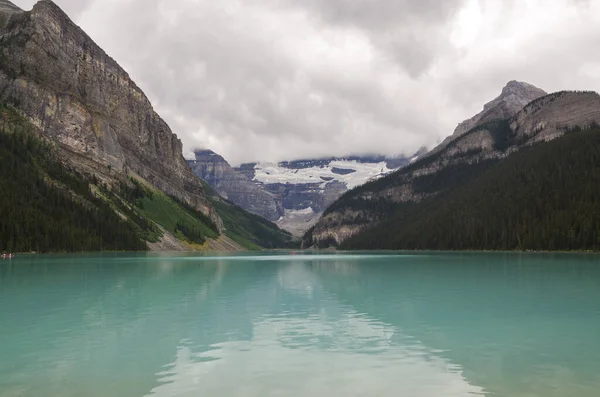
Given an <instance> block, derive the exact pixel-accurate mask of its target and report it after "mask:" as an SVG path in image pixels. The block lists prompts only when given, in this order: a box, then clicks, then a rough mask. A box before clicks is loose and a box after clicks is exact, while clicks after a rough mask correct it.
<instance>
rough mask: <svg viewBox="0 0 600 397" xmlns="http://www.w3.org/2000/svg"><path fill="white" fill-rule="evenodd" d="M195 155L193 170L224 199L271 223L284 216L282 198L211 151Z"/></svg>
mask: <svg viewBox="0 0 600 397" xmlns="http://www.w3.org/2000/svg"><path fill="white" fill-rule="evenodd" d="M194 155H195V159H194V160H188V163H189V165H190V166H191V168H192V170H193V171H194V173H195V174H196V175H197V176H198V177H200V178H202V179H204V180H205V181H206V182H207V183H208V184H209V185H210V186H212V187H213V188H214V189H215V190H216V191H217V192H218V193H219V194H220V195H221V196H223V197H224V198H226V199H228V200H230V201H232V202H233V203H235V204H236V205H239V206H240V207H242V208H243V209H245V210H246V211H248V212H250V213H253V214H256V215H259V216H262V217H263V218H266V219H268V220H270V221H277V220H278V219H279V218H281V217H282V216H283V213H284V211H283V204H282V200H281V196H279V195H275V194H272V193H269V192H267V191H266V190H264V189H263V188H262V187H260V186H258V185H257V184H255V183H253V182H251V181H250V179H248V177H247V176H246V175H244V174H243V173H239V172H237V171H235V170H234V169H233V168H232V167H231V166H230V165H229V163H228V162H227V161H225V159H224V158H223V157H221V156H219V155H218V154H216V153H215V152H213V151H211V150H202V151H196V152H195V153H194Z"/></svg>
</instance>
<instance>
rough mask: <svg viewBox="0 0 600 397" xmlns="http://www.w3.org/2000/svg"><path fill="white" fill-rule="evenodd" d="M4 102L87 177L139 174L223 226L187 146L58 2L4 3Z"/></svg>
mask: <svg viewBox="0 0 600 397" xmlns="http://www.w3.org/2000/svg"><path fill="white" fill-rule="evenodd" d="M0 23H1V25H0V27H1V30H0V99H1V100H2V101H3V102H8V103H11V104H13V105H14V106H15V107H16V108H17V109H18V110H19V111H20V112H21V113H22V114H23V115H24V116H25V117H27V118H28V119H29V120H30V121H31V122H32V123H33V124H34V125H35V126H36V127H37V128H39V131H40V133H41V134H43V136H44V137H46V138H48V139H50V140H52V141H53V142H56V143H57V144H59V147H60V149H61V150H62V153H63V156H64V158H63V160H64V162H65V163H68V164H69V165H70V166H72V167H75V168H76V169H79V170H81V171H84V172H95V171H99V170H104V171H106V169H108V170H111V171H112V172H118V173H121V174H124V175H132V174H135V175H137V176H140V177H142V178H144V179H145V180H147V181H148V182H150V183H151V184H152V185H154V186H155V187H157V188H158V189H160V190H162V191H164V192H166V193H167V194H170V195H172V196H175V197H177V198H179V199H180V200H182V201H184V202H186V203H187V204H189V205H191V206H193V207H195V208H196V209H198V210H200V211H202V212H203V213H205V214H207V215H209V216H211V217H212V218H213V220H215V221H217V223H219V222H218V221H219V218H218V216H217V215H216V213H214V211H213V210H212V208H211V206H210V205H209V204H208V201H207V200H206V198H205V196H204V192H203V188H202V185H201V183H200V181H199V180H198V179H197V178H196V176H195V175H194V174H193V172H192V171H191V169H190V167H189V166H188V164H187V162H186V161H185V159H184V158H183V155H182V144H181V141H180V140H179V139H178V138H177V136H176V135H175V134H173V133H172V131H171V130H170V128H169V126H168V125H167V124H166V123H165V122H164V121H163V120H162V119H161V118H160V117H159V116H158V115H157V114H156V113H155V112H154V110H153V109H152V106H151V104H150V102H149V100H148V99H147V97H146V96H145V95H144V93H143V92H142V91H141V90H140V89H139V87H137V86H136V84H135V83H134V82H133V81H132V80H131V79H130V78H129V76H128V74H127V73H126V72H125V71H124V70H123V69H122V68H121V67H120V66H119V65H118V64H117V63H116V62H115V61H114V60H113V59H112V58H110V57H109V56H108V55H107V54H106V53H105V52H104V51H103V50H102V49H101V48H100V47H99V46H97V45H96V44H95V43H94V42H93V41H92V39H91V38H90V37H89V36H88V35H87V34H86V33H85V32H84V31H83V30H81V29H80V28H79V27H78V26H76V25H75V24H74V23H73V22H72V21H71V20H70V19H69V17H68V16H67V15H66V14H65V13H64V12H63V11H62V10H61V9H60V8H59V7H58V6H56V5H55V4H54V3H53V2H52V1H50V0H41V1H39V2H38V3H37V4H36V5H35V6H34V7H33V9H32V10H31V11H29V12H24V11H21V10H19V9H18V8H17V7H15V6H14V5H12V4H11V3H10V2H8V1H7V0H0Z"/></svg>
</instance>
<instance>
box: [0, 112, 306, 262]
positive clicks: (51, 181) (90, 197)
mask: <svg viewBox="0 0 600 397" xmlns="http://www.w3.org/2000/svg"><path fill="white" fill-rule="evenodd" d="M56 156H57V154H56V151H55V150H54V148H53V147H52V146H51V145H50V144H48V143H46V142H44V141H43V140H42V139H40V138H39V137H37V136H36V134H35V132H34V128H33V127H32V126H31V125H30V124H29V123H28V122H27V121H26V120H25V119H23V118H22V117H21V116H20V115H19V114H18V112H17V111H15V110H14V109H13V108H12V107H10V106H2V107H0V170H2V171H1V172H0V252H3V251H5V252H32V251H33V252H78V251H106V250H108V251H140V250H147V249H148V248H147V244H146V242H157V241H159V240H160V239H161V237H162V236H163V233H164V232H163V230H166V231H168V232H169V233H171V234H173V235H174V236H175V237H177V238H178V239H180V240H182V241H185V242H188V243H190V244H195V245H199V244H203V243H205V242H206V241H207V239H209V238H210V239H215V238H217V237H219V235H220V233H219V230H218V228H217V226H216V225H215V223H214V222H213V221H212V220H211V219H209V218H208V217H206V216H205V215H204V214H202V213H200V212H198V211H196V210H194V209H193V208H191V207H189V206H188V205H186V204H185V203H182V202H181V201H179V200H177V199H176V198H174V197H170V196H168V195H166V194H164V193H163V192H161V191H159V190H158V189H156V188H154V187H152V186H150V185H148V184H146V183H144V182H143V181H142V180H137V179H134V178H127V177H125V176H118V175H117V176H114V178H116V179H114V180H111V181H109V182H106V181H102V180H101V179H100V178H98V176H97V175H82V174H80V173H77V172H74V171H73V170H70V169H68V168H66V167H65V166H64V165H63V164H62V163H61V162H60V161H59V160H58V159H57V157H56ZM113 174H114V173H113ZM115 181H116V182H115ZM205 187H206V188H207V195H208V196H210V197H211V201H212V203H213V205H214V208H215V209H216V211H217V213H218V214H219V215H220V216H221V217H222V219H223V223H224V226H225V229H226V230H225V234H226V235H227V236H229V237H231V238H232V239H233V240H234V241H236V242H237V243H238V244H240V245H242V246H244V247H246V248H248V249H260V248H283V247H288V246H290V245H293V244H295V243H294V239H293V237H292V236H291V235H290V234H289V233H287V232H284V231H282V230H281V229H279V228H278V227H277V226H276V225H275V224H273V223H271V222H269V221H267V220H265V219H263V218H261V217H258V216H255V215H252V214H249V213H247V212H246V211H244V210H242V209H241V208H239V207H237V206H235V205H233V204H231V203H230V202H228V201H226V200H223V199H221V198H218V197H217V196H216V194H215V193H214V192H213V191H212V189H210V187H208V185H205Z"/></svg>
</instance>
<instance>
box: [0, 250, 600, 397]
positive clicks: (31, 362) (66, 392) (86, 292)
mask: <svg viewBox="0 0 600 397" xmlns="http://www.w3.org/2000/svg"><path fill="white" fill-rule="evenodd" d="M17 265H18V266H17ZM597 265H598V258H597V257H595V256H585V255H581V256H576V255H575V256H573V255H572V256H560V255H559V256H541V255H521V256H519V255H501V254H495V255H488V254H485V255H484V254H473V255H464V254H462V255H459V254H444V255H442V254H431V255H425V254H423V255H410V256H409V255H404V256H402V255H400V256H399V255H390V256H383V257H382V256H374V255H368V256H355V255H343V256H334V255H320V256H296V257H291V256H288V255H282V254H268V255H264V256H258V257H254V258H248V257H243V256H228V257H226V256H215V257H206V256H205V257H197V256H183V257H173V256H167V255H162V256H155V255H148V256H146V255H141V256H140V255H126V256H120V255H109V256H65V257H60V256H50V257H31V258H23V257H22V258H19V260H17V261H14V263H9V264H0V341H1V342H2V343H0V396H2V397H4V396H11V397H12V396H38V395H44V396H51V397H53V396H81V395H85V396H92V397H94V396H106V395H115V396H118V395H122V396H175V395H177V396H197V395H205V396H223V397H227V396H259V395H260V396H269V395H272V396H304V395H314V396H372V395H377V396H386V395H390V396H391V395H394V396H397V395H407V396H417V397H418V396H436V397H437V396H440V397H444V396H468V395H481V394H485V395H493V396H556V397H558V396H561V397H562V396H569V395H577V396H584V397H585V396H595V395H596V392H597V390H598V387H599V386H600V378H599V375H598V374H600V351H599V349H600V347H599V345H598V344H597V342H598V337H597V330H598V329H600V305H598V303H597V302H599V300H598V298H599V297H600V293H599V291H600V275H599V272H600V271H599V267H598V266H597Z"/></svg>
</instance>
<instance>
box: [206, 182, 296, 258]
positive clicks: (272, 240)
mask: <svg viewBox="0 0 600 397" xmlns="http://www.w3.org/2000/svg"><path fill="white" fill-rule="evenodd" d="M202 185H203V186H204V190H205V192H206V195H207V197H208V199H209V200H210V201H211V203H212V205H213V206H214V208H215V209H216V211H217V213H218V214H219V216H220V217H221V218H222V219H223V224H224V227H225V235H227V236H228V237H230V238H231V239H232V240H234V241H235V242H237V243H238V244H240V245H242V246H244V247H246V248H248V249H260V248H292V247H297V246H299V245H300V242H299V241H297V240H296V239H295V238H294V237H293V236H292V235H291V234H290V233H288V232H287V231H285V230H282V229H280V228H279V227H278V226H277V225H276V224H274V223H273V222H270V221H268V220H266V219H264V218H262V217H260V216H258V215H253V214H251V213H249V212H247V211H245V210H243V209H242V208H240V207H238V206H237V205H235V204H233V203H232V202H230V201H228V200H225V199H223V198H222V197H221V196H219V195H218V194H217V193H216V192H215V191H214V190H213V188H212V187H210V185H209V184H208V183H206V182H205V181H202Z"/></svg>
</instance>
